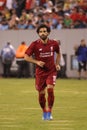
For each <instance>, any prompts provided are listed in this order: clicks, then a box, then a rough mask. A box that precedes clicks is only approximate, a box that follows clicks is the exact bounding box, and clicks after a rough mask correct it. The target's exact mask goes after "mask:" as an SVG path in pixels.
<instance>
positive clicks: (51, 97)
mask: <svg viewBox="0 0 87 130" xmlns="http://www.w3.org/2000/svg"><path fill="white" fill-rule="evenodd" d="M47 94H48V98H47V100H48V110H47V119H48V120H52V119H53V117H52V108H53V104H54V86H53V85H50V84H48V85H47Z"/></svg>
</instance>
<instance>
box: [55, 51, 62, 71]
mask: <svg viewBox="0 0 87 130" xmlns="http://www.w3.org/2000/svg"><path fill="white" fill-rule="evenodd" d="M60 57H61V54H60V53H56V70H57V71H58V70H60V64H59V63H60Z"/></svg>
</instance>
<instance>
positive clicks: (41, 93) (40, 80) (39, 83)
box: [36, 75, 46, 120]
mask: <svg viewBox="0 0 87 130" xmlns="http://www.w3.org/2000/svg"><path fill="white" fill-rule="evenodd" d="M45 86H46V83H45V78H44V77H38V76H37V75H36V89H37V90H38V101H39V104H40V107H41V108H42V111H43V116H42V119H43V120H46V97H45V96H46V95H45V94H46V93H45V92H46V90H45Z"/></svg>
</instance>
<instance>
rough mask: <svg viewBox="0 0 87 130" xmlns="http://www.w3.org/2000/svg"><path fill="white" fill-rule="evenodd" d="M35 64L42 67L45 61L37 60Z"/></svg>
mask: <svg viewBox="0 0 87 130" xmlns="http://www.w3.org/2000/svg"><path fill="white" fill-rule="evenodd" d="M37 65H38V66H40V67H42V68H43V67H44V65H45V62H43V61H37Z"/></svg>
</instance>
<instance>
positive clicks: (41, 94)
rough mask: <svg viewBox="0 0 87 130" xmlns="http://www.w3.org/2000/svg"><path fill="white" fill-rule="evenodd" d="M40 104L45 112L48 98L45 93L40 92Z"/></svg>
mask: <svg viewBox="0 0 87 130" xmlns="http://www.w3.org/2000/svg"><path fill="white" fill-rule="evenodd" d="M39 104H40V106H41V108H42V109H43V111H44V112H46V98H45V94H43V93H39Z"/></svg>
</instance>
